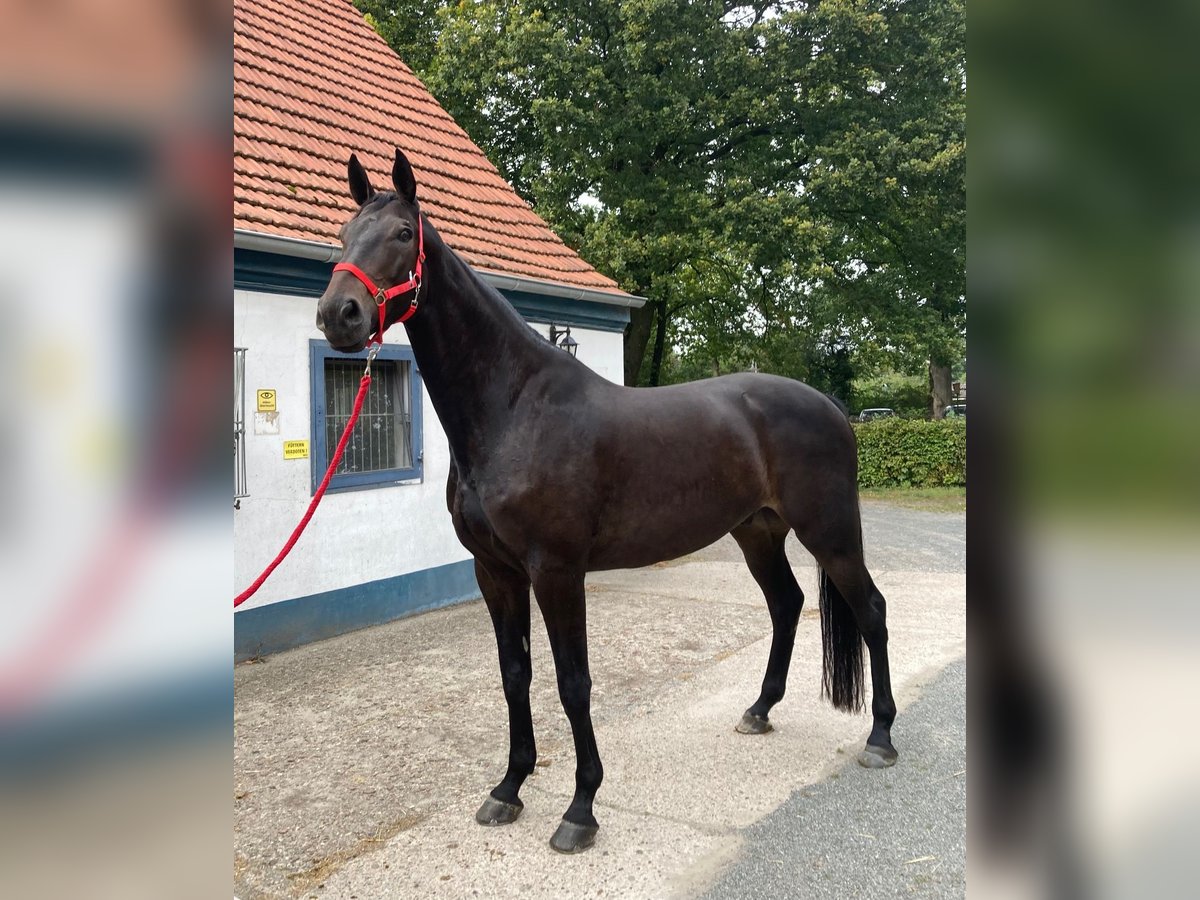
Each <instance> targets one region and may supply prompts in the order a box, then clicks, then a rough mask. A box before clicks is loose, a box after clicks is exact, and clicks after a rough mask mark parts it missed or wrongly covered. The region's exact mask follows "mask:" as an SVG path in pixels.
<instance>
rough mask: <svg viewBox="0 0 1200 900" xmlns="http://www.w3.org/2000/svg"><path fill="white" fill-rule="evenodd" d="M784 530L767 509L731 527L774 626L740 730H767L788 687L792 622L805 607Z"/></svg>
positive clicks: (792, 638)
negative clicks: (757, 687) (759, 688)
mask: <svg viewBox="0 0 1200 900" xmlns="http://www.w3.org/2000/svg"><path fill="white" fill-rule="evenodd" d="M787 533H788V526H787V524H786V523H785V522H784V521H783V520H782V519H781V518H779V516H777V515H776V514H775V513H774V512H773V511H771V510H762V511H761V512H759V513H756V514H755V515H754V516H752V517H751V518H749V519H747V520H746V521H745V522H743V523H742V524H741V525H739V526H738V527H737V528H735V529H734V530H733V531H732V534H733V537H734V540H736V541H737V542H738V546H740V547H741V548H742V553H743V555H744V556H745V557H746V564H747V565H748V566H749V567H750V574H751V575H753V576H754V580H755V581H756V582H758V586H759V587H760V588H762V592H763V596H765V597H766V599H767V609H768V610H769V611H770V613H771V627H772V637H771V655H770V657H768V659H767V672H766V674H765V675H764V676H763V683H762V691H761V692H760V693H759V695H758V699H757V700H756V701H754V705H753V706H751V707H750V708H749V709H748V710H746V712H745V713H744V714H743V715H742V720H741V722H739V723H738V725H737V730H738V731H740V732H742V734H765V733H766V732H768V731H770V730H771V727H772V726H771V723H770V722H769V721H768V713H769V712H770V711H771V707H772V706H774V705H775V704H776V703H778V702H779V701H780V700H782V699H783V693H784V690H785V689H786V687H787V675H788V667H789V665H791V661H792V648H793V646H794V645H795V643H796V625H797V623H798V622H799V621H800V610H801V608H802V607H803V606H804V593H803V592H802V591H801V590H800V585H798V584H797V583H796V577H795V576H794V575H793V574H792V567H791V566H790V565H788V561H787V556H786V555H785V554H784V549H783V545H784V541H785V540H786V539H787Z"/></svg>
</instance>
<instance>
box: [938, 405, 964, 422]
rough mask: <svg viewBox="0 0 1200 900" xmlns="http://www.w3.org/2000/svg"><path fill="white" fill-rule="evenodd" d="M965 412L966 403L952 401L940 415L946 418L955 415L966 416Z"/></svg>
mask: <svg viewBox="0 0 1200 900" xmlns="http://www.w3.org/2000/svg"><path fill="white" fill-rule="evenodd" d="M966 414H967V404H965V403H952V404H950V405H949V406H947V407H946V408H945V410H943V411H942V415H944V416H945V417H946V418H947V419H952V418H954V417H955V416H966Z"/></svg>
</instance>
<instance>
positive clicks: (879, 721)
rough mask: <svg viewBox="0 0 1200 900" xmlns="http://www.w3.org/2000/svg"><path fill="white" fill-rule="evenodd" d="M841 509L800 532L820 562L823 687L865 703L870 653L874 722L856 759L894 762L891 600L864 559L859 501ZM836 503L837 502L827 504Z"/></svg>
mask: <svg viewBox="0 0 1200 900" xmlns="http://www.w3.org/2000/svg"><path fill="white" fill-rule="evenodd" d="M840 506H841V508H842V509H843V515H841V516H840V517H830V516H828V515H827V517H826V519H825V520H824V521H822V522H819V523H818V522H815V521H814V522H812V523H811V525H810V527H808V528H805V529H803V530H801V529H799V528H798V529H797V530H796V536H797V537H798V538H799V539H800V542H801V543H802V544H804V546H805V547H807V548H808V550H809V552H810V553H812V555H813V556H814V557H815V558H816V560H817V564H818V565H819V566H820V567H821V575H820V579H821V632H822V641H823V644H824V656H825V659H824V668H825V681H824V687H825V690H826V693H828V694H829V696H830V699H831V700H832V701H833V705H834V706H836V707H838V708H839V709H844V710H847V711H849V712H854V711H857V710H858V709H860V708H861V706H862V678H863V666H862V645H863V642H864V641H865V642H866V645H867V650H868V651H869V652H870V655H871V713H872V716H873V718H874V722H873V725H872V728H871V734H870V735H869V736H868V738H867V745H866V747H865V748H864V749H863V751H862V752H861V753H859V755H858V761H859V763H861V764H862V765H864V766H867V767H868V768H881V767H884V766H890V765H893V764H894V763H895V762H896V755H897V754H896V748H895V747H894V746H893V745H892V736H891V735H892V722H893V721H894V720H895V718H896V702H895V700H894V699H893V698H892V679H891V674H890V672H889V668H888V654H887V643H888V631H887V603H886V602H885V601H884V599H883V595H882V594H881V593H880V592H879V588H877V587H876V586H875V582H874V581H872V579H871V575H870V573H869V572H868V571H867V567H866V563H865V562H864V560H863V546H862V526H861V522H860V520H859V515H858V504H857V502H852V503H849V504H840ZM832 508H836V507H835V506H834V505H833V504H831V505H829V506H827V507H826V510H829V509H832Z"/></svg>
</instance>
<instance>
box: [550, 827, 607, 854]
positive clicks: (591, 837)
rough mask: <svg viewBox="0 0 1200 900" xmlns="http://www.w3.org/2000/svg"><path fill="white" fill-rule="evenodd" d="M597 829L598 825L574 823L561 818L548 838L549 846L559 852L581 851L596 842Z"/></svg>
mask: <svg viewBox="0 0 1200 900" xmlns="http://www.w3.org/2000/svg"><path fill="white" fill-rule="evenodd" d="M599 830H600V826H599V825H576V824H575V823H574V822H568V821H567V820H566V819H563V820H562V821H561V822H559V823H558V830H557V831H555V832H554V836H553V837H552V838H550V846H551V847H553V848H554V849H555V850H557V851H558V852H559V853H582V852H583V851H584V850H586V849H587V848H588V847H590V846H592V844H594V843H596V832H597V831H599Z"/></svg>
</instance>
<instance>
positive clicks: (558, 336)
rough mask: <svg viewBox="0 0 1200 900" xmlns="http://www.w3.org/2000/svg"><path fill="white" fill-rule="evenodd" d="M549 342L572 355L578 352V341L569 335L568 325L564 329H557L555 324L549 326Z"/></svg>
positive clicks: (569, 327)
mask: <svg viewBox="0 0 1200 900" xmlns="http://www.w3.org/2000/svg"><path fill="white" fill-rule="evenodd" d="M550 343H552V344H553V345H554V346H555V347H557V348H558V349H559V350H565V351H567V352H568V353H570V354H571V355H572V356H575V355H576V354H577V353H578V352H579V341H577V340H575V338H573V337H571V326H570V325H568V326H567V327H566V330H564V331H559V330H558V326H557V325H551V326H550Z"/></svg>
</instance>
